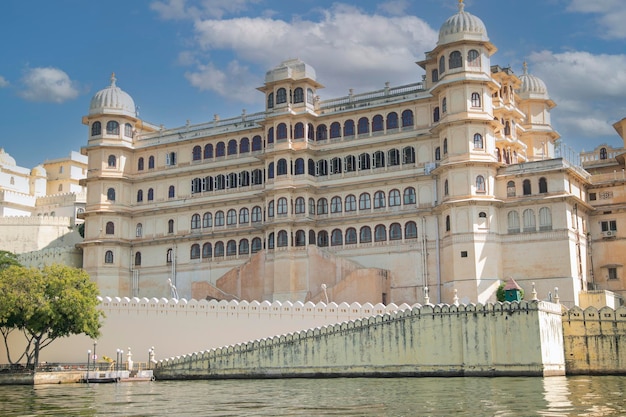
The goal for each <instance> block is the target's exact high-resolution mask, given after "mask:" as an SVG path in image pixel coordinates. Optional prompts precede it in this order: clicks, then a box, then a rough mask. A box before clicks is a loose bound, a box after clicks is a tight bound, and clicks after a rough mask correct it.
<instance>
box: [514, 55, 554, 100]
mask: <svg viewBox="0 0 626 417" xmlns="http://www.w3.org/2000/svg"><path fill="white" fill-rule="evenodd" d="M519 79H520V81H522V87H521V88H520V90H519V93H520V94H524V93H531V94H548V87H546V83H544V82H543V81H542V80H541V79H540V78H538V77H535V76H534V75H531V74H529V73H528V65H527V64H526V63H525V62H524V73H523V74H522V75H520V77H519Z"/></svg>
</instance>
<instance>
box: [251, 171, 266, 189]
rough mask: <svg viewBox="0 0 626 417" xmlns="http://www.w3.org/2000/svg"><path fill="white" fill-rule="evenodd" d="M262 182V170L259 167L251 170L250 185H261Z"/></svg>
mask: <svg viewBox="0 0 626 417" xmlns="http://www.w3.org/2000/svg"><path fill="white" fill-rule="evenodd" d="M261 184H263V171H261V170H260V169H255V170H254V171H252V185H261Z"/></svg>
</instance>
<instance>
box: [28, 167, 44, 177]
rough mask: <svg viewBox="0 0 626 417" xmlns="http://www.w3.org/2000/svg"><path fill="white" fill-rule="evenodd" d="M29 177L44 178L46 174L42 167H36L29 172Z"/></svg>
mask: <svg viewBox="0 0 626 417" xmlns="http://www.w3.org/2000/svg"><path fill="white" fill-rule="evenodd" d="M30 175H32V176H33V177H45V176H46V175H48V174H47V172H46V169H45V168H44V167H43V166H41V165H37V166H36V167H35V168H33V169H31V170H30Z"/></svg>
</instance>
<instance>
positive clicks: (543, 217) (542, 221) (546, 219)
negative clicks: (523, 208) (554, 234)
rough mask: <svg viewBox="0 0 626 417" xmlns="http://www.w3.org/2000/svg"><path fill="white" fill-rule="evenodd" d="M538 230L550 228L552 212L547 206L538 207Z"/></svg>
mask: <svg viewBox="0 0 626 417" xmlns="http://www.w3.org/2000/svg"><path fill="white" fill-rule="evenodd" d="M539 230H552V212H551V211H550V209H549V208H548V207H541V208H540V209H539Z"/></svg>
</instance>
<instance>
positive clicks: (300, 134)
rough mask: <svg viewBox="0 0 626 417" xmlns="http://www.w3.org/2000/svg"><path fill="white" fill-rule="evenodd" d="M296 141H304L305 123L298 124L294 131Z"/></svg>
mask: <svg viewBox="0 0 626 417" xmlns="http://www.w3.org/2000/svg"><path fill="white" fill-rule="evenodd" d="M293 138H294V139H304V123H302V122H298V123H296V125H295V126H294V129H293Z"/></svg>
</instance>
